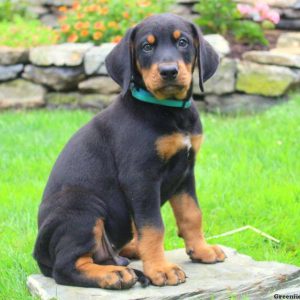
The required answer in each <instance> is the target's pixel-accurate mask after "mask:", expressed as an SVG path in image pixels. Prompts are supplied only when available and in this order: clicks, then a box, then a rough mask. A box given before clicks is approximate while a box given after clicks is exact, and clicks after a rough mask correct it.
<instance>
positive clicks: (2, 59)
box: [0, 46, 28, 65]
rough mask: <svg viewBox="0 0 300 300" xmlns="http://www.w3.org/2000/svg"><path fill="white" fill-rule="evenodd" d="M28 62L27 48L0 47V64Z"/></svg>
mask: <svg viewBox="0 0 300 300" xmlns="http://www.w3.org/2000/svg"><path fill="white" fill-rule="evenodd" d="M27 62H28V50H27V49H25V48H11V47H7V46H1V47H0V65H16V64H20V63H27Z"/></svg>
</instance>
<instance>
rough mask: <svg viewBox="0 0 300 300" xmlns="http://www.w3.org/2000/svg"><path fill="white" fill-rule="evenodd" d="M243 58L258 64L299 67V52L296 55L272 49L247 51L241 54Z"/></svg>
mask: <svg viewBox="0 0 300 300" xmlns="http://www.w3.org/2000/svg"><path fill="white" fill-rule="evenodd" d="M299 51H300V49H299ZM243 58H244V59H245V60H249V61H253V62H256V63H260V64H269V65H278V66H287V67H294V68H300V54H299V55H296V54H291V53H288V52H286V53H284V52H281V53H280V52H277V53H276V52H274V51H273V52H270V51H249V52H245V53H244V54H243Z"/></svg>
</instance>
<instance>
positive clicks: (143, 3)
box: [138, 1, 151, 7]
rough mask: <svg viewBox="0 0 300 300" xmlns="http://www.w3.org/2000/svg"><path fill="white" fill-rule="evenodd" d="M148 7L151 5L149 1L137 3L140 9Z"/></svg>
mask: <svg viewBox="0 0 300 300" xmlns="http://www.w3.org/2000/svg"><path fill="white" fill-rule="evenodd" d="M150 5H151V2H150V1H139V2H138V6H140V7H148V6H150Z"/></svg>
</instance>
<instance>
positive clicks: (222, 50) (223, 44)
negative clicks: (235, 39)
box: [204, 34, 230, 56]
mask: <svg viewBox="0 0 300 300" xmlns="http://www.w3.org/2000/svg"><path fill="white" fill-rule="evenodd" d="M204 39H205V40H206V41H207V42H209V43H210V44H211V45H212V46H213V48H214V49H215V50H216V51H217V52H218V53H219V55H220V56H224V55H227V54H228V53H229V52H230V47H229V43H228V41H227V40H226V39H225V38H224V37H223V36H222V35H220V34H206V35H204Z"/></svg>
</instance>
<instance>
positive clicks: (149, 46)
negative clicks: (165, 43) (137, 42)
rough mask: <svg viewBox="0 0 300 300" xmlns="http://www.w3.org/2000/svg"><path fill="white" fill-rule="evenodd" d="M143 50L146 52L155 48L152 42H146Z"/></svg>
mask: <svg viewBox="0 0 300 300" xmlns="http://www.w3.org/2000/svg"><path fill="white" fill-rule="evenodd" d="M143 50H144V51H145V52H150V51H152V50H153V45H151V44H149V43H145V44H144V45H143Z"/></svg>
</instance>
